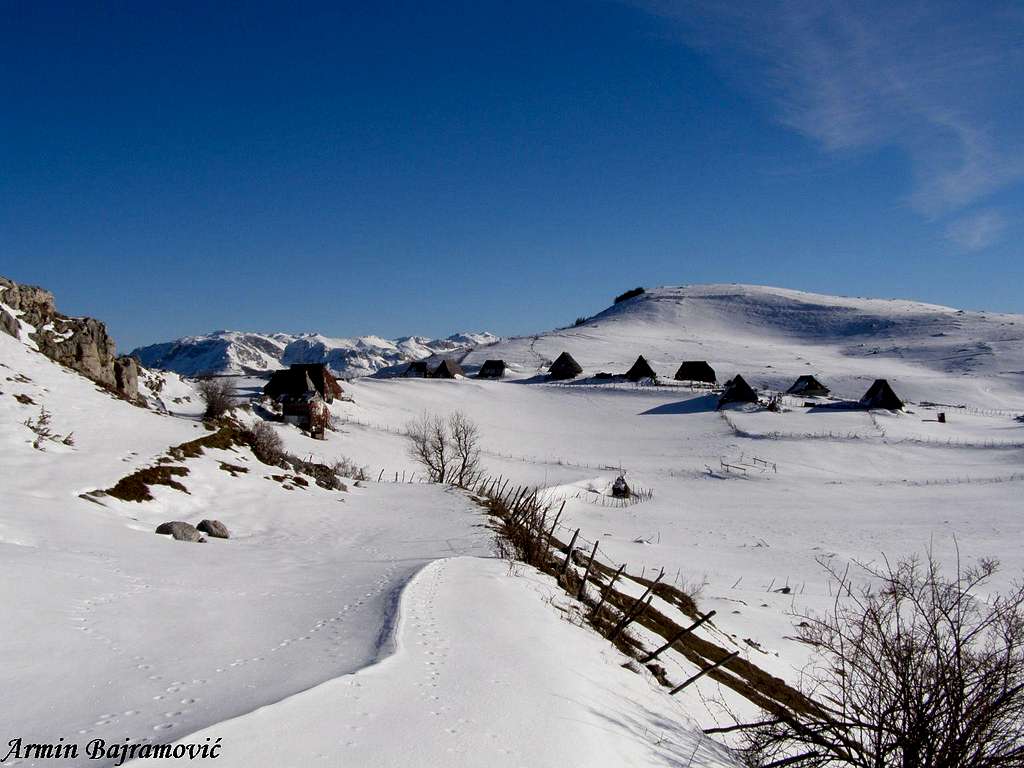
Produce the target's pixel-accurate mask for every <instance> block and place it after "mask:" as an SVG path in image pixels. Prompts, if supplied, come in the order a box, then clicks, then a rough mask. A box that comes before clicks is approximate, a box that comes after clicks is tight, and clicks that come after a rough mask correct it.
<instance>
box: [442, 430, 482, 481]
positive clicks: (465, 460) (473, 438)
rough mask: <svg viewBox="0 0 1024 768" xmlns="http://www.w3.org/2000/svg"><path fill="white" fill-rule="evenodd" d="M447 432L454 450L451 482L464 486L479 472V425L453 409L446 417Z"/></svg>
mask: <svg viewBox="0 0 1024 768" xmlns="http://www.w3.org/2000/svg"><path fill="white" fill-rule="evenodd" d="M448 433H449V434H450V435H451V440H452V446H453V447H454V450H455V461H454V465H453V468H452V473H451V483H452V484H453V485H457V486H458V487H459V488H466V487H468V486H470V485H472V483H473V480H474V479H475V478H476V477H477V476H479V474H480V427H478V426H477V425H476V422H474V421H473V420H472V419H470V418H469V417H468V416H467V415H466V414H464V413H462V412H461V411H455V413H453V414H452V415H451V416H449V417H448Z"/></svg>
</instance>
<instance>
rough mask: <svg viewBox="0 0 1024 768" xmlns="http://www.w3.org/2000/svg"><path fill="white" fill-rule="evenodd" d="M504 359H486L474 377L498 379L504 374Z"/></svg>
mask: <svg viewBox="0 0 1024 768" xmlns="http://www.w3.org/2000/svg"><path fill="white" fill-rule="evenodd" d="M505 368H506V365H505V361H504V360H486V361H484V364H483V365H481V366H480V370H479V371H478V372H477V374H476V377H477V378H478V379H500V378H501V377H502V376H504V375H505Z"/></svg>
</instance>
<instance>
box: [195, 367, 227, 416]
mask: <svg viewBox="0 0 1024 768" xmlns="http://www.w3.org/2000/svg"><path fill="white" fill-rule="evenodd" d="M196 390H198V392H199V396H200V397H201V398H203V402H204V403H206V412H205V413H204V414H203V415H204V416H205V417H206V418H208V419H216V418H217V417H219V416H223V415H224V414H225V413H227V412H228V411H229V410H230V409H231V406H233V405H234V399H233V395H234V388H233V387H232V386H231V382H230V380H228V379H225V378H218V377H211V378H209V379H200V380H199V381H198V382H197V383H196Z"/></svg>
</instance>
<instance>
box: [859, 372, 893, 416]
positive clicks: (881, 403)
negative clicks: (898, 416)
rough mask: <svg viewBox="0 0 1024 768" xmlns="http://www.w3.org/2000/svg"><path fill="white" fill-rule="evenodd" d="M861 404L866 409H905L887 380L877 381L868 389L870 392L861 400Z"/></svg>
mask: <svg viewBox="0 0 1024 768" xmlns="http://www.w3.org/2000/svg"><path fill="white" fill-rule="evenodd" d="M860 404H861V405H863V406H864V407H865V408H884V409H888V410H891V411H898V410H900V409H902V408H903V401H902V400H900V399H899V398H898V397H897V396H896V393H895V392H893V391H892V387H890V386H889V382H888V381H886V380H885V379H875V383H874V384H872V385H871V386H870V387H868V391H867V392H865V393H864V397H862V398H861V399H860Z"/></svg>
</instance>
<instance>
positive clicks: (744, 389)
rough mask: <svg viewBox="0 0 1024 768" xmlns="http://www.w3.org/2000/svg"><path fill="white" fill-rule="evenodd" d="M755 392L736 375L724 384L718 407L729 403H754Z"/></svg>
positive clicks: (755, 400)
mask: <svg viewBox="0 0 1024 768" xmlns="http://www.w3.org/2000/svg"><path fill="white" fill-rule="evenodd" d="M756 402H757V392H755V391H754V389H753V388H752V387H751V386H750V385H749V384H747V382H746V380H745V379H744V378H743V377H742V376H740V375H739V374H738V373H737V374H736V375H735V376H734V377H733V378H731V379H729V381H727V382H725V390H724V391H723V392H722V395H721V397H719V398H718V407H719V408H721V407H722V406H723V405H728V404H729V403H756Z"/></svg>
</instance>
